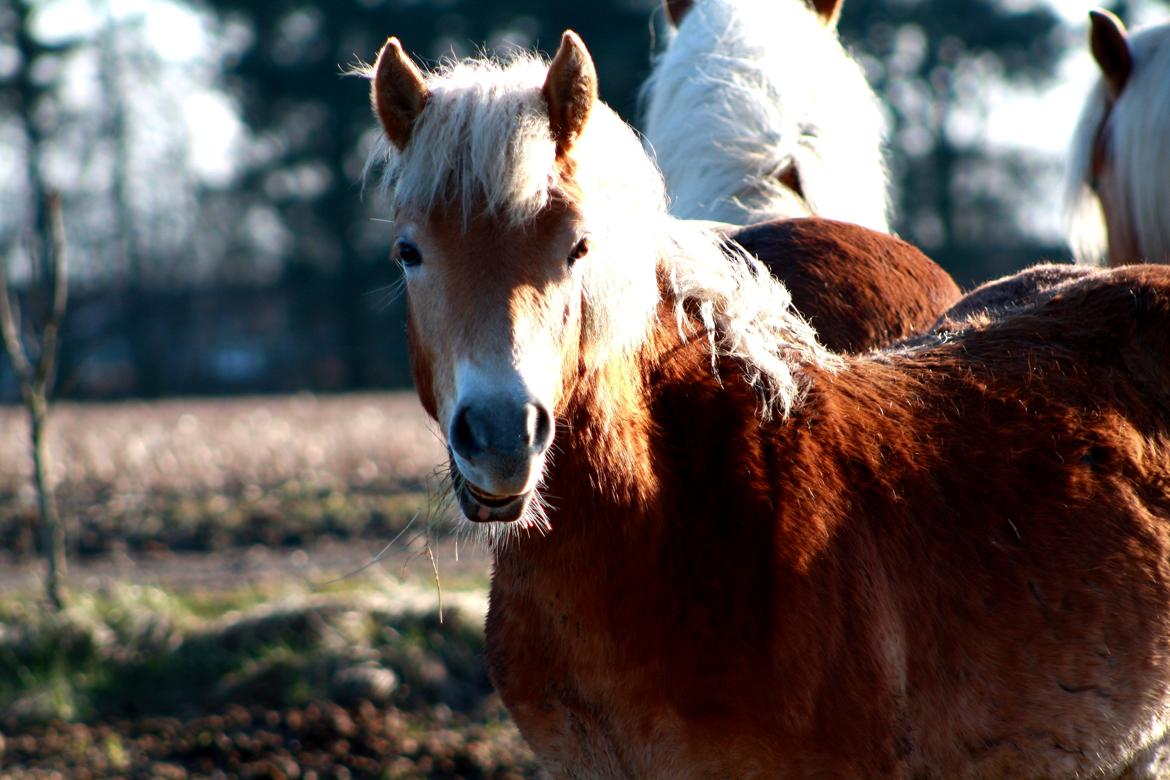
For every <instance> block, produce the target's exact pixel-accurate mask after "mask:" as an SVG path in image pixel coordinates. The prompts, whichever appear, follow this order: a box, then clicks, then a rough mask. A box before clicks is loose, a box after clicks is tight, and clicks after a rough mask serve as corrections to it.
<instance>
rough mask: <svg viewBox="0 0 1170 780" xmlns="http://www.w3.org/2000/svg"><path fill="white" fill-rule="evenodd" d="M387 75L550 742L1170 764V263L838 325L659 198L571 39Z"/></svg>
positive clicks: (858, 761)
mask: <svg viewBox="0 0 1170 780" xmlns="http://www.w3.org/2000/svg"><path fill="white" fill-rule="evenodd" d="M371 76H372V79H373V84H372V99H373V104H374V109H375V112H376V114H377V115H378V117H379V119H380V121H381V123H382V126H383V129H384V130H385V133H386V137H387V139H388V142H387V144H386V147H385V155H386V157H385V165H386V168H385V174H384V177H385V179H384V180H385V183H386V185H387V187H388V190H389V192H390V195H391V216H392V218H393V226H394V227H393V229H394V237H393V242H394V255H395V257H396V258H397V259H398V261H399V262H400V263H401V264H402V265H403V267H404V269H405V275H406V290H407V302H408V332H409V338H410V350H411V358H412V365H413V370H414V373H415V378H416V383H417V387H418V393H419V397H420V400H421V401H422V403H423V405H424V406H425V408H426V409H427V411H428V412H429V413H430V414H431V415H432V416H433V417H434V418H435V419H436V420H437V422H438V424H439V425H440V427H441V428H442V430H443V432H444V434H445V436H446V439H447V443H448V447H449V452H450V462H451V466H452V476H453V489H454V490H455V491H456V493H457V496H458V498H459V503H460V507H461V509H462V511H463V514H464V516H465V517H466V518H467V520H468V521H469V525H472V526H473V527H475V528H476V529H479V530H481V531H482V533H483V535H484V536H485V538H486V539H487V540H488V541H489V543H491V544H492V545H493V551H494V552H493V557H494V572H493V577H492V586H491V597H490V609H489V614H488V619H487V629H486V642H487V657H488V662H489V666H490V669H491V674H492V678H493V680H494V682H495V684H496V686H497V687H498V689H499V691H500V695H501V697H502V698H503V700H504V702H505V704H506V705H507V706H508V708H509V711H510V712H511V713H512V715H513V717H514V718H515V721H516V723H517V724H518V725H519V727H520V730H521V732H522V733H523V734H524V736H525V738H526V739H527V740H528V741H529V743H530V744H531V745H532V747H533V749H534V750H535V751H536V753H537V755H538V756H539V758H540V760H541V762H542V763H543V765H544V766H545V768H546V769H547V770H548V772H549V773H550V774H552V775H554V776H557V777H631V776H634V777H670V778H675V777H698V776H718V777H751V776H781V777H789V776H791V777H848V778H855V777H907V778H908V777H947V778H951V777H954V778H961V777H972V778H973V777H1022V776H1028V777H1034V776H1043V777H1090V776H1092V777H1107V776H1115V775H1118V774H1120V773H1122V772H1124V771H1131V772H1135V773H1141V772H1145V773H1146V774H1147V775H1151V776H1157V771H1158V769H1157V766H1156V762H1157V760H1158V750H1159V749H1160V744H1161V743H1162V741H1163V740H1164V738H1165V735H1166V731H1167V726H1168V724H1170V365H1168V362H1167V355H1168V354H1170V269H1167V268H1163V267H1153V266H1140V267H1132V268H1126V269H1119V270H1115V271H1110V272H1094V273H1092V274H1089V275H1087V276H1086V277H1085V278H1084V279H1081V280H1073V281H1071V282H1069V283H1068V284H1067V285H1064V286H1061V287H1060V289H1058V290H1055V291H1054V292H1053V294H1052V295H1050V296H1046V297H1045V298H1044V300H1042V301H1037V302H1036V303H1035V304H1034V305H1030V306H1024V307H1021V308H1020V309H1019V310H1017V311H1013V312H1012V313H1010V314H1008V315H1006V316H1003V317H999V318H995V319H993V320H992V321H990V322H988V323H986V324H984V325H982V326H981V327H979V328H972V329H969V330H966V331H963V332H961V333H956V334H949V335H948V336H947V337H946V338H941V337H940V338H937V339H934V340H931V341H930V342H929V343H927V344H924V345H922V346H920V347H916V348H903V349H898V350H894V351H889V352H878V353H874V354H870V355H867V356H862V357H844V356H840V355H837V354H834V353H832V352H830V351H828V350H826V349H825V348H824V347H823V346H822V345H821V344H820V343H819V342H818V340H817V338H816V336H815V333H814V331H813V330H812V328H811V327H809V325H808V324H807V323H806V322H805V321H804V320H803V319H802V318H801V317H799V316H798V315H797V314H796V313H795V312H794V311H793V309H792V306H791V300H790V296H789V294H788V291H787V290H786V289H785V288H784V286H783V285H782V284H780V283H779V282H778V281H776V279H775V278H773V277H772V276H771V275H770V274H768V273H767V272H766V271H765V269H763V268H762V267H761V266H760V264H759V263H758V261H757V260H756V259H755V258H754V257H753V256H751V255H750V254H748V253H746V252H743V251H739V250H736V249H735V247H734V246H731V247H728V246H727V245H726V241H725V238H724V236H723V235H722V234H721V233H720V232H719V231H718V230H715V229H712V228H711V227H709V226H707V227H705V226H702V225H695V224H691V223H687V222H685V221H680V220H677V219H675V218H673V217H671V216H670V215H669V214H668V212H667V207H666V197H665V192H664V188H663V184H662V180H661V177H660V175H659V174H658V172H657V170H656V169H655V167H654V165H653V164H652V162H651V161H650V160H649V159H648V158H647V157H646V156H645V154H644V152H643V151H642V148H641V145H640V143H639V141H638V138H637V136H636V135H635V134H634V133H633V132H632V131H631V130H630V129H629V128H628V127H626V126H625V124H624V123H622V122H621V120H620V119H618V117H617V116H616V115H615V114H614V113H613V112H612V111H611V110H610V109H609V108H608V107H606V106H605V105H604V104H603V103H601V102H600V101H599V100H598V99H597V92H596V76H595V72H594V69H593V63H592V60H591V58H590V56H589V54H588V52H587V51H586V49H585V47H584V45H583V44H582V43H581V41H580V40H579V39H578V38H577V37H576V36H575V35H573V34H571V33H567V34H566V35H565V37H564V39H563V40H562V43H561V47H560V49H559V50H558V52H557V54H556V57H555V58H554V59H553V61H552V63H551V64H546V63H544V62H543V61H541V60H539V59H536V58H533V57H528V56H523V55H517V56H515V57H514V58H513V59H511V60H510V61H508V62H506V63H499V62H490V61H485V60H471V61H464V62H461V63H455V64H451V65H448V66H445V67H444V68H442V69H441V70H439V71H438V72H435V73H431V74H423V73H422V72H420V71H419V70H418V69H417V68H416V67H415V66H414V65H413V63H411V62H410V60H409V59H407V58H406V57H405V55H404V53H403V51H402V49H401V47H400V45H399V44H398V43H397V41H394V40H391V41H390V42H389V43H388V44H387V45H386V46H385V47H384V48H383V50H382V52H381V54H380V56H379V58H378V61H377V64H376V65H375V67H374V68H373V69H372V72H371ZM501 150H502V153H501Z"/></svg>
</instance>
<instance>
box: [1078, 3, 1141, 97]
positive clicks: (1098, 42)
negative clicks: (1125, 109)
mask: <svg viewBox="0 0 1170 780" xmlns="http://www.w3.org/2000/svg"><path fill="white" fill-rule="evenodd" d="M1089 28H1090V29H1089V47H1090V48H1091V49H1092V50H1093V59H1095V60H1096V61H1097V65H1099V66H1100V68H1101V74H1102V75H1103V76H1104V77H1105V84H1106V85H1107V86H1108V87H1109V93H1110V94H1111V95H1112V96H1113V98H1114V99H1117V97H1118V96H1119V95H1121V90H1123V89H1125V83H1126V82H1127V81H1129V74H1130V73H1132V72H1133V54H1132V52H1130V49H1129V38H1128V37H1127V36H1126V32H1125V24H1123V23H1122V21H1121V20H1120V19H1118V18H1117V17H1116V16H1114V15H1113V14H1112V13H1110V12H1109V11H1106V10H1105V9H1104V8H1100V9H1097V10H1094V11H1089Z"/></svg>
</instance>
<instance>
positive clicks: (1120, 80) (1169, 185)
mask: <svg viewBox="0 0 1170 780" xmlns="http://www.w3.org/2000/svg"><path fill="white" fill-rule="evenodd" d="M1090 22H1091V25H1090V44H1091V48H1092V52H1093V57H1094V58H1095V59H1096V61H1097V64H1098V66H1099V67H1100V69H1101V78H1100V79H1099V80H1098V82H1097V84H1096V85H1095V86H1094V87H1093V91H1092V93H1091V94H1090V95H1089V98H1088V102H1087V103H1086V104H1085V108H1084V111H1083V112H1082V114H1081V119H1080V123H1079V124H1078V125H1077V129H1076V133H1075V134H1074V136H1073V142H1072V152H1071V154H1070V158H1069V159H1070V162H1069V176H1068V178H1069V204H1070V223H1071V227H1072V244H1073V251H1074V253H1075V254H1076V256H1077V258H1078V260H1081V261H1082V262H1088V263H1097V262H1099V261H1100V260H1101V259H1102V258H1104V259H1106V260H1107V261H1108V264H1109V265H1111V266H1118V265H1122V264H1125V263H1136V262H1151V263H1170V22H1168V23H1163V24H1159V25H1154V26H1151V27H1148V28H1145V29H1142V30H1138V31H1137V32H1134V33H1133V34H1132V35H1131V34H1129V33H1127V32H1126V29H1125V25H1123V24H1122V23H1121V21H1120V20H1119V19H1118V18H1117V17H1116V16H1114V15H1113V14H1111V13H1109V12H1108V11H1092V12H1090Z"/></svg>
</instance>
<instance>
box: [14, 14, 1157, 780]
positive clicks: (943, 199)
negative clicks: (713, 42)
mask: <svg viewBox="0 0 1170 780" xmlns="http://www.w3.org/2000/svg"><path fill="white" fill-rule="evenodd" d="M1090 7H1091V4H1089V3H1086V2H1080V1H1079V0H962V1H961V2H958V1H956V0H846V2H845V6H844V13H843V16H842V19H841V34H842V38H843V39H844V41H845V42H846V44H847V45H848V46H849V47H850V48H851V49H852V51H853V52H854V53H855V54H856V55H857V56H858V57H859V58H860V60H861V61H862V63H863V64H864V67H865V69H866V72H867V74H868V76H869V78H870V81H871V83H872V84H873V85H874V86H875V88H876V89H877V91H878V93H879V95H880V97H881V99H882V101H883V104H884V106H885V111H886V117H887V123H888V126H889V143H888V164H889V168H890V171H891V177H892V180H893V184H894V224H895V227H896V230H897V232H898V233H900V234H901V235H902V236H904V237H906V238H907V239H909V240H910V241H912V242H914V243H916V244H918V245H919V246H921V247H922V248H923V249H924V250H925V251H926V252H927V253H928V254H929V255H931V256H932V257H934V258H935V259H936V260H937V261H939V262H940V263H941V264H942V265H943V266H945V267H946V268H947V269H948V270H949V271H951V273H952V274H954V276H955V277H956V278H957V279H958V280H959V281H960V283H962V284H965V285H970V284H973V283H976V282H979V281H982V280H984V279H987V278H990V277H993V276H997V275H1000V274H1003V273H1007V272H1009V271H1011V270H1014V269H1016V268H1020V267H1022V266H1025V265H1028V264H1030V263H1034V262H1036V261H1038V260H1040V259H1045V258H1046V259H1053V260H1058V261H1068V260H1069V259H1070V255H1069V252H1068V250H1067V248H1066V246H1065V243H1064V238H1063V230H1062V205H1061V189H1062V181H1061V180H1062V166H1063V162H1064V149H1065V147H1066V145H1067V144H1068V141H1069V139H1070V137H1071V134H1072V130H1073V125H1074V123H1075V121H1076V117H1077V115H1078V113H1079V108H1080V103H1081V100H1082V99H1083V97H1084V95H1085V94H1086V93H1087V90H1088V88H1089V86H1090V84H1091V82H1092V79H1093V78H1094V75H1095V71H1094V66H1093V63H1092V61H1091V59H1090V57H1089V54H1088V47H1087V41H1086V21H1087V11H1088V10H1089V8H1090ZM1110 7H1111V8H1112V9H1113V10H1114V11H1116V12H1117V13H1118V14H1119V15H1120V16H1122V17H1123V18H1124V19H1125V20H1126V21H1127V22H1129V23H1130V24H1131V26H1132V25H1136V24H1141V23H1143V22H1150V21H1155V20H1159V19H1163V18H1165V17H1167V16H1170V4H1168V3H1166V2H1159V1H1158V0H1129V1H1128V2H1115V3H1112V4H1111V6H1110ZM565 28H573V29H575V30H577V31H578V32H580V33H581V34H582V36H583V37H584V39H585V41H586V43H587V45H588V46H589V47H590V49H591V51H592V53H593V55H594V58H595V60H596V63H597V66H598V71H599V75H600V82H601V93H602V97H603V99H605V100H606V101H607V102H609V103H610V104H611V105H612V106H614V107H615V108H616V109H617V110H618V111H619V112H620V113H621V114H622V115H623V116H624V117H625V118H626V119H627V120H628V121H630V122H631V123H632V124H634V125H637V124H638V98H637V91H638V87H639V85H640V84H641V82H642V80H643V79H644V78H645V76H646V74H647V73H648V71H649V68H650V64H651V61H652V57H653V54H654V53H655V52H656V51H657V50H658V49H659V48H660V47H661V45H662V43H663V41H664V39H665V19H664V16H663V13H662V12H661V10H660V8H659V7H658V3H657V2H656V0H593V1H592V2H581V3H548V2H543V1H542V0H494V1H491V2H487V1H485V0H431V1H429V2H428V1H426V0H329V1H326V0H273V1H271V2H260V1H259V0H35V1H34V0H26V1H23V2H22V1H21V0H0V263H3V264H4V266H5V267H6V268H7V269H9V274H10V278H11V283H12V286H13V289H14V292H15V295H16V297H17V298H18V299H19V301H20V303H21V308H22V311H23V312H24V314H25V317H24V324H25V327H26V331H25V335H26V340H27V341H28V343H29V345H30V347H31V350H32V351H33V352H34V353H35V352H36V344H37V334H38V323H40V322H42V321H43V318H44V315H45V310H46V306H47V300H46V287H47V286H46V285H45V284H44V282H45V280H46V277H47V274H48V271H47V268H46V257H47V256H48V254H47V253H46V252H45V251H44V250H45V248H46V246H47V245H48V244H49V238H48V236H49V226H50V218H49V217H50V215H49V212H48V210H47V208H46V206H45V203H46V195H47V194H48V193H50V192H55V193H59V194H60V196H61V198H62V214H63V218H64V222H65V226H66V243H67V246H68V253H69V256H70V272H69V287H70V293H71V297H70V302H69V307H68V311H67V315H66V318H65V323H64V331H63V336H62V354H61V361H60V368H59V372H58V377H57V382H56V384H55V388H54V391H55V396H56V398H57V399H59V402H58V403H56V404H55V405H54V406H53V408H52V410H51V414H50V425H49V428H48V434H47V440H46V446H47V468H48V475H47V476H48V483H49V485H50V486H52V487H53V488H55V490H56V496H57V500H58V504H59V506H60V510H61V512H60V513H61V516H62V518H63V522H64V526H65V528H66V531H67V545H66V546H67V553H68V559H69V563H70V572H69V575H68V577H67V578H66V584H67V593H68V598H67V605H66V607H65V608H64V609H53V608H51V607H50V606H49V605H47V604H46V600H45V598H44V595H43V592H42V589H41V585H40V582H41V577H42V575H43V566H42V564H41V555H42V553H43V550H41V549H40V548H39V543H38V527H39V524H40V522H41V521H40V515H39V511H38V504H37V491H36V490H35V488H34V485H33V480H32V475H33V466H32V459H31V458H30V456H29V448H30V439H29V427H28V422H27V419H26V415H25V410H24V409H23V407H22V406H21V405H20V404H19V402H18V400H19V396H20V393H19V388H18V382H17V380H16V377H15V375H14V372H13V369H12V365H11V363H10V362H9V361H8V360H7V359H6V358H5V357H4V356H3V355H0V776H4V777H67V778H75V777H76V778H84V777H107V776H125V777H143V778H147V777H149V778H153V777H175V778H180V777H188V776H191V777H272V778H280V777H287V778H306V779H308V778H325V777H337V778H345V777H521V776H533V762H532V756H531V754H530V753H528V752H527V749H526V748H525V747H524V745H523V743H522V741H521V740H520V738H519V736H518V734H517V733H516V731H515V729H514V727H513V726H512V724H511V723H510V721H509V720H508V718H507V715H506V713H505V712H504V711H503V708H502V707H501V706H500V703H499V701H498V699H497V698H496V697H495V696H494V694H493V693H492V691H491V686H490V684H489V683H488V680H487V675H486V671H485V670H484V667H483V661H482V637H481V630H480V625H481V621H482V616H483V611H484V608H485V588H486V584H487V581H488V577H489V568H490V564H489V561H488V559H487V557H486V555H485V554H484V552H483V551H482V550H477V549H476V548H474V547H471V546H467V545H463V546H460V543H459V542H458V541H457V540H456V539H454V538H452V537H451V536H450V535H449V534H448V533H447V530H448V524H447V523H446V522H445V517H446V514H447V512H448V509H449V507H448V506H447V505H446V501H445V499H444V497H443V496H444V492H443V488H442V473H441V471H436V470H435V464H437V463H439V462H440V461H442V459H443V454H444V453H443V449H442V446H441V443H440V441H439V438H438V436H437V435H436V432H435V431H434V429H433V427H432V426H431V425H430V424H429V423H428V421H427V420H426V419H425V418H424V417H423V415H422V413H421V412H420V410H419V409H418V405H417V402H416V401H415V400H414V398H413V396H412V394H411V393H410V391H409V383H410V374H409V367H408V365H407V362H406V349H405V332H404V323H403V314H404V312H403V302H402V300H401V299H400V297H397V296H396V294H395V291H396V289H397V286H398V282H399V275H398V271H397V269H396V267H395V265H394V264H393V263H391V262H390V261H389V260H388V250H389V236H388V231H387V227H386V225H385V224H384V223H382V222H380V221H379V215H380V211H381V209H382V204H381V203H380V201H379V197H378V196H377V194H376V193H375V192H374V191H373V188H371V189H370V190H365V191H363V188H362V184H361V171H362V167H363V163H364V161H365V159H366V155H367V153H368V151H369V149H370V148H371V145H372V143H373V142H374V139H375V126H374V122H373V120H372V119H371V117H370V114H369V108H368V102H367V93H366V89H367V85H366V83H365V82H364V81H362V80H361V79H358V78H353V77H349V76H346V75H345V74H346V71H347V69H348V68H349V67H350V66H352V65H354V64H356V63H358V62H359V61H361V60H369V59H371V58H372V57H373V56H374V53H375V52H376V50H377V48H378V46H379V45H380V44H381V42H382V41H384V40H385V38H386V36H387V35H389V34H394V35H397V36H399V37H400V38H401V39H402V41H403V42H404V44H405V45H406V47H407V48H408V49H409V50H410V51H412V52H413V53H414V54H415V55H417V56H418V57H419V58H420V59H422V60H424V61H426V62H435V61H437V60H439V59H441V58H444V57H451V56H464V55H468V54H472V53H475V52H477V51H481V50H486V51H489V52H501V51H504V50H506V49H508V48H510V47H537V48H540V49H543V50H545V51H546V52H547V51H548V50H549V48H550V47H553V46H555V45H556V43H557V42H558V40H559V37H560V33H561V31H562V30H563V29H565ZM793 77H794V78H800V74H794V76H793ZM377 556H380V557H377ZM358 570H360V571H358ZM355 571H356V572H357V573H356V574H353V575H352V576H345V575H347V574H350V573H352V572H355Z"/></svg>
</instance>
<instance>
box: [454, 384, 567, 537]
mask: <svg viewBox="0 0 1170 780" xmlns="http://www.w3.org/2000/svg"><path fill="white" fill-rule="evenodd" d="M552 437H553V421H552V415H551V414H550V413H549V411H548V409H547V408H545V407H544V406H543V405H541V404H538V403H533V402H524V403H517V402H514V401H511V400H510V399H506V398H494V399H487V400H483V401H479V402H469V403H464V404H461V405H460V406H459V408H458V409H457V410H456V411H455V414H454V416H453V418H452V421H451V425H450V428H449V431H448V436H447V445H448V450H449V452H450V455H451V465H452V467H453V468H454V470H455V471H456V472H457V473H458V475H459V477H460V478H459V479H456V480H455V490H456V494H457V497H458V498H459V508H460V509H462V510H463V514H464V515H465V516H466V517H467V519H468V520H471V521H473V522H477V523H487V522H501V523H508V522H512V521H515V520H518V519H519V518H520V517H522V516H523V514H524V511H525V510H526V509H527V508H528V502H529V501H531V500H532V495H533V493H534V492H535V489H536V484H537V483H538V482H539V481H540V476H541V474H542V472H543V470H544V457H545V453H546V452H547V451H548V448H549V445H550V444H551V443H552Z"/></svg>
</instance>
